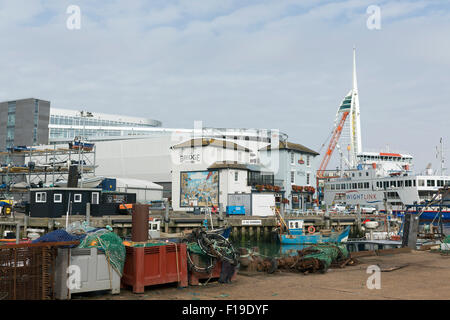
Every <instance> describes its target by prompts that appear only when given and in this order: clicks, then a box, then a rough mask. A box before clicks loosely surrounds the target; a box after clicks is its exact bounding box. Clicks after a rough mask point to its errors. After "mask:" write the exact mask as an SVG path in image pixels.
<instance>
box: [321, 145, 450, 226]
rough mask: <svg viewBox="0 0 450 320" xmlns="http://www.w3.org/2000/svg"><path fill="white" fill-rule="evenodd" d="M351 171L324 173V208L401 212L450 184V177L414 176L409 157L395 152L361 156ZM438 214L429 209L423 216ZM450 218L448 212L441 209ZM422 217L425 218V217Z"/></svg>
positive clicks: (429, 174)
mask: <svg viewBox="0 0 450 320" xmlns="http://www.w3.org/2000/svg"><path fill="white" fill-rule="evenodd" d="M358 159H359V162H360V163H359V164H358V166H357V167H356V168H355V169H353V170H345V171H343V172H327V173H328V175H329V176H330V179H327V180H325V181H324V186H323V191H324V197H323V200H324V202H325V203H326V204H327V205H334V204H341V205H349V206H356V205H360V207H365V208H367V207H369V208H375V209H376V210H377V211H378V212H386V211H387V212H392V213H402V212H404V211H405V210H406V206H407V205H414V204H419V205H420V204H423V203H425V201H431V200H432V199H433V197H434V196H435V195H436V194H437V193H438V191H439V189H443V188H444V187H445V186H449V185H450V176H444V175H433V174H432V172H431V170H429V171H428V173H427V174H425V175H414V174H412V172H411V171H410V167H411V165H412V157H411V156H410V155H405V154H396V153H378V154H377V153H367V152H365V153H362V154H360V155H358ZM427 212H428V213H433V212H437V209H436V208H433V207H432V208H429V210H428V209H427V210H426V211H425V213H424V214H426V213H427ZM443 214H444V216H445V218H448V219H450V211H449V210H443ZM424 218H425V216H424Z"/></svg>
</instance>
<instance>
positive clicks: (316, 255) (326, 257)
mask: <svg viewBox="0 0 450 320" xmlns="http://www.w3.org/2000/svg"><path fill="white" fill-rule="evenodd" d="M304 252H305V253H307V254H306V255H304V256H303V257H302V259H304V260H306V259H317V260H319V261H321V262H322V266H323V269H324V270H326V269H328V268H329V267H330V266H331V264H332V263H333V262H337V261H341V260H343V259H346V258H348V256H349V253H348V250H347V248H346V246H345V245H330V244H320V245H316V246H313V247H309V248H306V249H304Z"/></svg>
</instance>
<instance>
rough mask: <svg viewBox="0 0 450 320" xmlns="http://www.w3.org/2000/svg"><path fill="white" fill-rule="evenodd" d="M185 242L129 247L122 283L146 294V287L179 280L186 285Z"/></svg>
mask: <svg viewBox="0 0 450 320" xmlns="http://www.w3.org/2000/svg"><path fill="white" fill-rule="evenodd" d="M187 277H188V275H187V260H186V244H184V243H179V244H172V243H170V244H158V245H152V246H148V247H126V258H125V266H124V269H123V275H122V285H123V286H125V285H128V286H131V287H132V288H133V292H134V293H143V292H144V287H145V286H152V285H158V284H167V283H174V282H175V283H178V285H179V286H180V287H187V285H188V279H187Z"/></svg>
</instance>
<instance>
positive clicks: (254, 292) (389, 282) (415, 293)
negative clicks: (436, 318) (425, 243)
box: [73, 251, 450, 300]
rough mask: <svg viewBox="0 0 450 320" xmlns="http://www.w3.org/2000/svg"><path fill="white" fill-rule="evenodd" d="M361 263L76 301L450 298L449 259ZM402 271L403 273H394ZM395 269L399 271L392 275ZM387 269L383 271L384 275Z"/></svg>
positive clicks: (415, 256) (416, 254)
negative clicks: (376, 282) (373, 269)
mask: <svg viewBox="0 0 450 320" xmlns="http://www.w3.org/2000/svg"><path fill="white" fill-rule="evenodd" d="M358 261H359V264H357V265H354V266H347V267H345V268H342V269H330V270H329V271H328V272H327V273H326V274H308V275H303V274H299V273H290V272H280V271H277V272H276V273H274V274H271V275H268V274H264V273H253V274H248V273H247V274H245V273H239V274H238V275H237V278H236V280H234V281H233V283H231V284H220V283H218V282H216V281H215V282H209V283H208V284H207V285H206V286H195V287H193V286H190V287H188V288H177V287H176V285H163V286H157V287H147V289H146V291H145V293H143V294H133V293H132V292H131V290H130V289H129V288H125V289H122V290H121V293H120V295H111V294H108V293H106V294H105V293H102V294H98V293H97V294H90V295H83V296H81V295H79V296H75V295H74V296H73V298H74V299H101V300H104V299H106V300H128V299H131V300H154V299H164V300H177V299H179V300H215V299H219V300H241V299H245V300H253V299H258V300H276V299H281V300H308V299H340V300H341V299H345V300H349V299H364V300H375V299H389V300H395V299H450V281H449V280H450V256H443V255H440V254H439V253H431V252H429V251H428V252H426V251H413V252H410V253H401V254H394V255H388V256H372V257H364V258H358ZM371 265H378V266H379V267H380V268H381V270H382V272H381V273H380V274H381V288H380V289H368V288H367V285H366V282H367V280H368V278H369V277H370V276H371V274H369V273H367V267H368V266H371ZM398 267H400V268H399V269H396V268H398ZM392 269H395V270H392ZM383 270H384V271H383Z"/></svg>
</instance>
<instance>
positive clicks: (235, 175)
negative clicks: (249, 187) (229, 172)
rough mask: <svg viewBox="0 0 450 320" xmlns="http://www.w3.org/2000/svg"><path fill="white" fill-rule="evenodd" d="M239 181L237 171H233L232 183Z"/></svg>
mask: <svg viewBox="0 0 450 320" xmlns="http://www.w3.org/2000/svg"><path fill="white" fill-rule="evenodd" d="M238 180H239V171H235V172H234V181H238Z"/></svg>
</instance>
